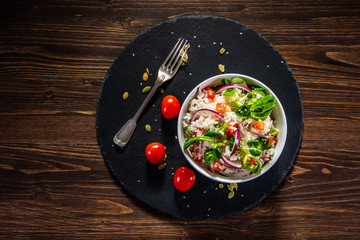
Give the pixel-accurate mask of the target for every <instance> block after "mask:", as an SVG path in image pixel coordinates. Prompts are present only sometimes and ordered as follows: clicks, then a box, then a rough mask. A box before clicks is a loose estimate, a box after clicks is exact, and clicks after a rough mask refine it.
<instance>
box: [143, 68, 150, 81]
mask: <svg viewBox="0 0 360 240" xmlns="http://www.w3.org/2000/svg"><path fill="white" fill-rule="evenodd" d="M146 70H147V71H149V70H148V69H146ZM148 79H149V73H147V72H144V74H143V80H144V81H145V82H146V81H147V80H148Z"/></svg>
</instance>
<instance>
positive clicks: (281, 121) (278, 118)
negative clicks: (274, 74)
mask: <svg viewBox="0 0 360 240" xmlns="http://www.w3.org/2000/svg"><path fill="white" fill-rule="evenodd" d="M234 77H241V78H243V79H244V80H245V81H246V82H247V83H248V84H249V85H256V86H259V87H266V89H267V90H268V92H269V93H270V94H271V95H273V96H274V97H275V98H276V100H277V105H276V107H275V108H274V110H273V111H272V113H271V116H272V118H273V119H274V120H275V122H276V128H277V129H278V130H279V134H278V136H277V143H276V146H275V155H274V157H273V159H272V160H271V161H269V162H267V163H266V164H265V165H264V166H263V168H262V170H261V172H260V173H259V174H250V175H248V176H245V177H241V178H239V177H228V176H221V175H219V174H216V173H213V172H212V171H211V170H210V169H207V168H204V167H203V166H201V165H199V164H198V163H197V162H195V161H194V160H193V159H192V158H191V157H190V156H189V154H188V153H187V152H186V151H184V142H185V141H184V134H185V133H184V129H183V118H184V115H185V113H186V112H187V110H188V107H189V102H190V101H191V100H192V99H193V98H194V97H195V95H196V94H197V91H198V89H199V87H200V89H202V88H204V87H207V86H213V85H215V84H216V83H219V82H220V81H221V79H222V78H228V79H232V78H234ZM177 132H178V140H179V144H180V148H181V150H182V152H183V154H184V156H185V158H186V160H187V161H188V162H189V163H190V164H191V165H192V166H193V167H194V168H195V169H196V170H197V171H198V172H200V173H201V174H202V175H204V176H206V177H208V178H209V179H212V180H214V181H218V182H224V183H241V182H247V181H250V180H253V179H255V178H257V177H260V176H261V175H263V174H264V173H265V172H267V171H268V170H269V169H270V168H271V167H272V166H273V165H274V164H275V163H276V161H277V160H278V159H279V157H280V155H281V153H282V151H283V149H284V146H285V141H286V136H287V123H286V116H285V112H284V109H283V107H282V105H281V103H280V101H279V99H278V98H277V97H276V95H275V94H274V93H273V92H272V91H271V89H270V88H269V87H267V86H266V85H265V84H263V83H262V82H260V81H259V80H257V79H255V78H252V77H249V76H246V75H242V74H236V73H228V74H220V75H216V76H213V77H210V78H208V79H206V80H205V81H203V82H201V83H200V84H199V85H197V86H196V87H195V88H194V89H193V90H192V91H191V92H190V93H189V95H188V96H187V97H186V99H185V101H184V102H183V104H182V107H181V110H180V114H179V117H178V123H177Z"/></svg>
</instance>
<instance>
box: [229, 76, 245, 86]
mask: <svg viewBox="0 0 360 240" xmlns="http://www.w3.org/2000/svg"><path fill="white" fill-rule="evenodd" d="M231 83H236V84H241V85H243V86H245V87H247V84H246V82H245V80H244V79H242V78H240V77H234V78H233V79H231Z"/></svg>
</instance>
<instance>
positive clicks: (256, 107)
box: [250, 95, 276, 120]
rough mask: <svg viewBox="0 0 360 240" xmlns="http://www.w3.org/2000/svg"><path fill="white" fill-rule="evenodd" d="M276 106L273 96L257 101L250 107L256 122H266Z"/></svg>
mask: <svg viewBox="0 0 360 240" xmlns="http://www.w3.org/2000/svg"><path fill="white" fill-rule="evenodd" d="M275 106H276V99H275V97H274V96H272V95H266V96H265V97H262V98H260V99H259V100H256V101H255V102H254V103H253V104H252V105H251V106H250V113H251V117H252V118H254V119H255V120H259V119H260V120H265V119H266V117H267V116H268V115H269V114H270V113H271V111H272V110H273V109H274V108H275Z"/></svg>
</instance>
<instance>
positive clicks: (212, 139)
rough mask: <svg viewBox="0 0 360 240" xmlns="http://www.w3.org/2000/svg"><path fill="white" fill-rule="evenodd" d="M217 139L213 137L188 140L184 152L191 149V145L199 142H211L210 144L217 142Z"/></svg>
mask: <svg viewBox="0 0 360 240" xmlns="http://www.w3.org/2000/svg"><path fill="white" fill-rule="evenodd" d="M216 140H217V139H216V138H213V137H209V136H198V137H194V138H192V139H189V140H187V141H186V142H185V143H184V150H185V149H187V148H188V147H190V145H192V144H194V143H196V142H198V141H209V142H215V141H216Z"/></svg>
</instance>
